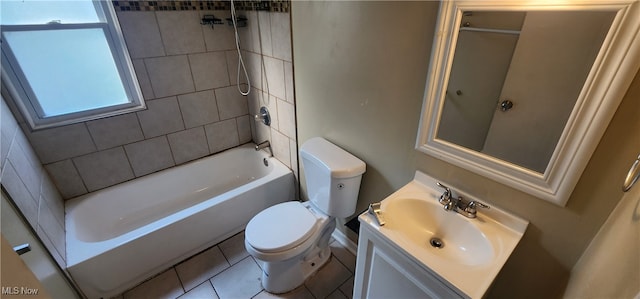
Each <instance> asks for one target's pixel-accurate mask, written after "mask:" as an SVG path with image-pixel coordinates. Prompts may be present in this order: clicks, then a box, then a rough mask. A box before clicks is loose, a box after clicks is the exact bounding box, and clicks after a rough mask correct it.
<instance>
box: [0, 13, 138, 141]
mask: <svg viewBox="0 0 640 299" xmlns="http://www.w3.org/2000/svg"><path fill="white" fill-rule="evenodd" d="M92 2H93V3H94V7H95V8H96V10H97V14H98V17H99V19H100V20H99V22H96V23H76V24H58V23H48V24H29V25H1V26H0V28H2V36H1V37H2V38H1V42H2V45H1V47H2V62H1V66H2V71H1V72H2V74H1V76H2V89H6V90H5V91H7V92H8V94H9V96H10V98H11V99H12V100H13V102H14V103H15V104H16V106H17V107H18V109H19V110H20V111H21V112H22V114H23V116H24V118H25V120H26V121H27V123H29V125H30V127H31V129H33V130H38V129H44V128H51V127H57V126H63V125H68V124H74V123H80V122H85V121H89V120H94V119H99V118H105V117H109V116H115V115H120V114H125V113H131V112H135V111H139V110H143V109H146V104H145V101H144V98H143V96H142V92H141V89H140V86H139V83H138V79H137V76H136V73H135V70H134V67H133V63H132V60H131V57H130V56H129V52H128V50H127V47H126V43H125V40H124V36H123V34H122V30H121V28H120V24H119V22H118V19H117V16H116V12H115V9H114V8H113V6H112V4H111V1H92ZM65 29H69V30H71V29H102V30H103V32H104V34H105V37H106V41H107V43H108V45H109V50H110V51H111V54H112V57H113V59H114V62H115V64H116V68H117V70H118V74H119V75H120V78H121V82H122V84H123V87H124V91H125V94H126V95H127V98H128V100H129V102H128V103H124V104H115V105H110V106H106V107H101V108H95V109H89V110H82V111H78V112H72V113H67V114H62V115H56V116H50V117H45V116H43V115H44V113H43V110H42V108H41V106H40V103H39V101H38V99H37V97H36V96H35V93H34V92H33V90H32V89H31V87H30V85H29V84H28V78H26V76H25V74H24V73H23V71H22V70H21V68H20V67H19V65H18V63H17V60H16V58H15V56H14V54H13V52H12V51H11V49H10V47H9V45H7V43H6V40H5V38H4V32H11V31H14V32H15V31H34V30H39V31H40V30H65Z"/></svg>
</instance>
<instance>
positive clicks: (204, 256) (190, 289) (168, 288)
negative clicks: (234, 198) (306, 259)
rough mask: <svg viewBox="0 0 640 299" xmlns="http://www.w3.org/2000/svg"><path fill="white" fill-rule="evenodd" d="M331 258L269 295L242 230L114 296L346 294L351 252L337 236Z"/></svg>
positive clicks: (315, 297) (313, 298) (314, 297)
mask: <svg viewBox="0 0 640 299" xmlns="http://www.w3.org/2000/svg"><path fill="white" fill-rule="evenodd" d="M331 252H332V255H331V259H330V260H329V262H327V264H326V265H324V266H323V267H322V268H321V269H320V270H319V271H318V272H317V273H316V274H315V275H314V276H312V277H311V278H309V279H308V280H307V281H306V282H305V283H304V285H302V286H300V287H299V288H297V289H295V290H293V291H292V292H289V293H286V294H281V295H274V294H270V293H268V292H266V291H265V290H264V289H263V288H262V285H261V284H260V277H261V275H262V272H261V270H260V267H259V266H258V263H256V261H255V260H254V259H253V257H251V256H250V255H249V253H247V251H246V250H245V249H244V232H241V233H239V234H237V235H235V236H233V237H231V238H229V239H227V240H225V241H223V242H221V243H220V244H218V245H216V246H213V247H211V248H209V249H207V250H205V251H203V252H201V253H199V254H197V255H195V256H193V257H191V258H189V259H187V260H185V261H183V262H181V263H180V264H177V265H175V266H173V267H171V268H170V269H168V270H167V271H165V272H163V273H161V274H159V275H158V276H156V277H154V278H152V279H150V280H147V281H146V282H144V283H142V284H140V285H138V286H136V287H134V288H133V289H131V290H128V291H126V292H124V293H123V294H122V295H120V296H118V297H117V298H123V299H129V298H154V299H155V298H180V299H188V298H189V299H191V298H203V299H204V298H214V299H216V298H220V299H227V298H229V299H243V298H247V299H248V298H256V299H259V298H260V299H261V298H296V299H298V298H305V299H306V298H309V299H320V298H334V299H338V298H343V299H344V298H351V296H352V293H353V274H354V271H355V267H356V257H355V256H354V255H353V254H352V253H351V252H349V251H348V250H347V249H346V248H344V247H343V246H342V244H340V243H339V242H337V241H332V242H331Z"/></svg>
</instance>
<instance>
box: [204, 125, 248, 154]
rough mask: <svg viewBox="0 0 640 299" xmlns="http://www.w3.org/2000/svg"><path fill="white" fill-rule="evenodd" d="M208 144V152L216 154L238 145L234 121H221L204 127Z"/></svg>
mask: <svg viewBox="0 0 640 299" xmlns="http://www.w3.org/2000/svg"><path fill="white" fill-rule="evenodd" d="M204 130H205V132H206V134H207V142H208V143H209V152H210V153H212V154H213V153H217V152H220V151H223V150H226V149H229V148H232V147H234V146H238V145H239V144H240V140H239V139H238V128H237V126H236V120H235V119H228V120H223V121H221V122H217V123H213V124H209V125H206V126H204Z"/></svg>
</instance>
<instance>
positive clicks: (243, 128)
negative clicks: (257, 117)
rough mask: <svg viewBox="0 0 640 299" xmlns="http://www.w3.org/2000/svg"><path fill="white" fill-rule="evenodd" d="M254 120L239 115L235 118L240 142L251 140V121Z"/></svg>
mask: <svg viewBox="0 0 640 299" xmlns="http://www.w3.org/2000/svg"><path fill="white" fill-rule="evenodd" d="M252 121H254V120H253V118H252V117H249V116H248V115H246V116H240V117H237V118H236V123H237V126H238V138H240V144H243V143H247V142H249V141H251V122H252Z"/></svg>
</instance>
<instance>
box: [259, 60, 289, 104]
mask: <svg viewBox="0 0 640 299" xmlns="http://www.w3.org/2000/svg"><path fill="white" fill-rule="evenodd" d="M264 65H265V69H266V72H267V73H266V79H267V84H268V89H266V88H265V91H267V92H269V94H271V95H274V96H276V97H278V98H280V99H285V98H286V97H287V94H286V89H285V84H284V61H282V60H280V59H275V58H271V57H264Z"/></svg>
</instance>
